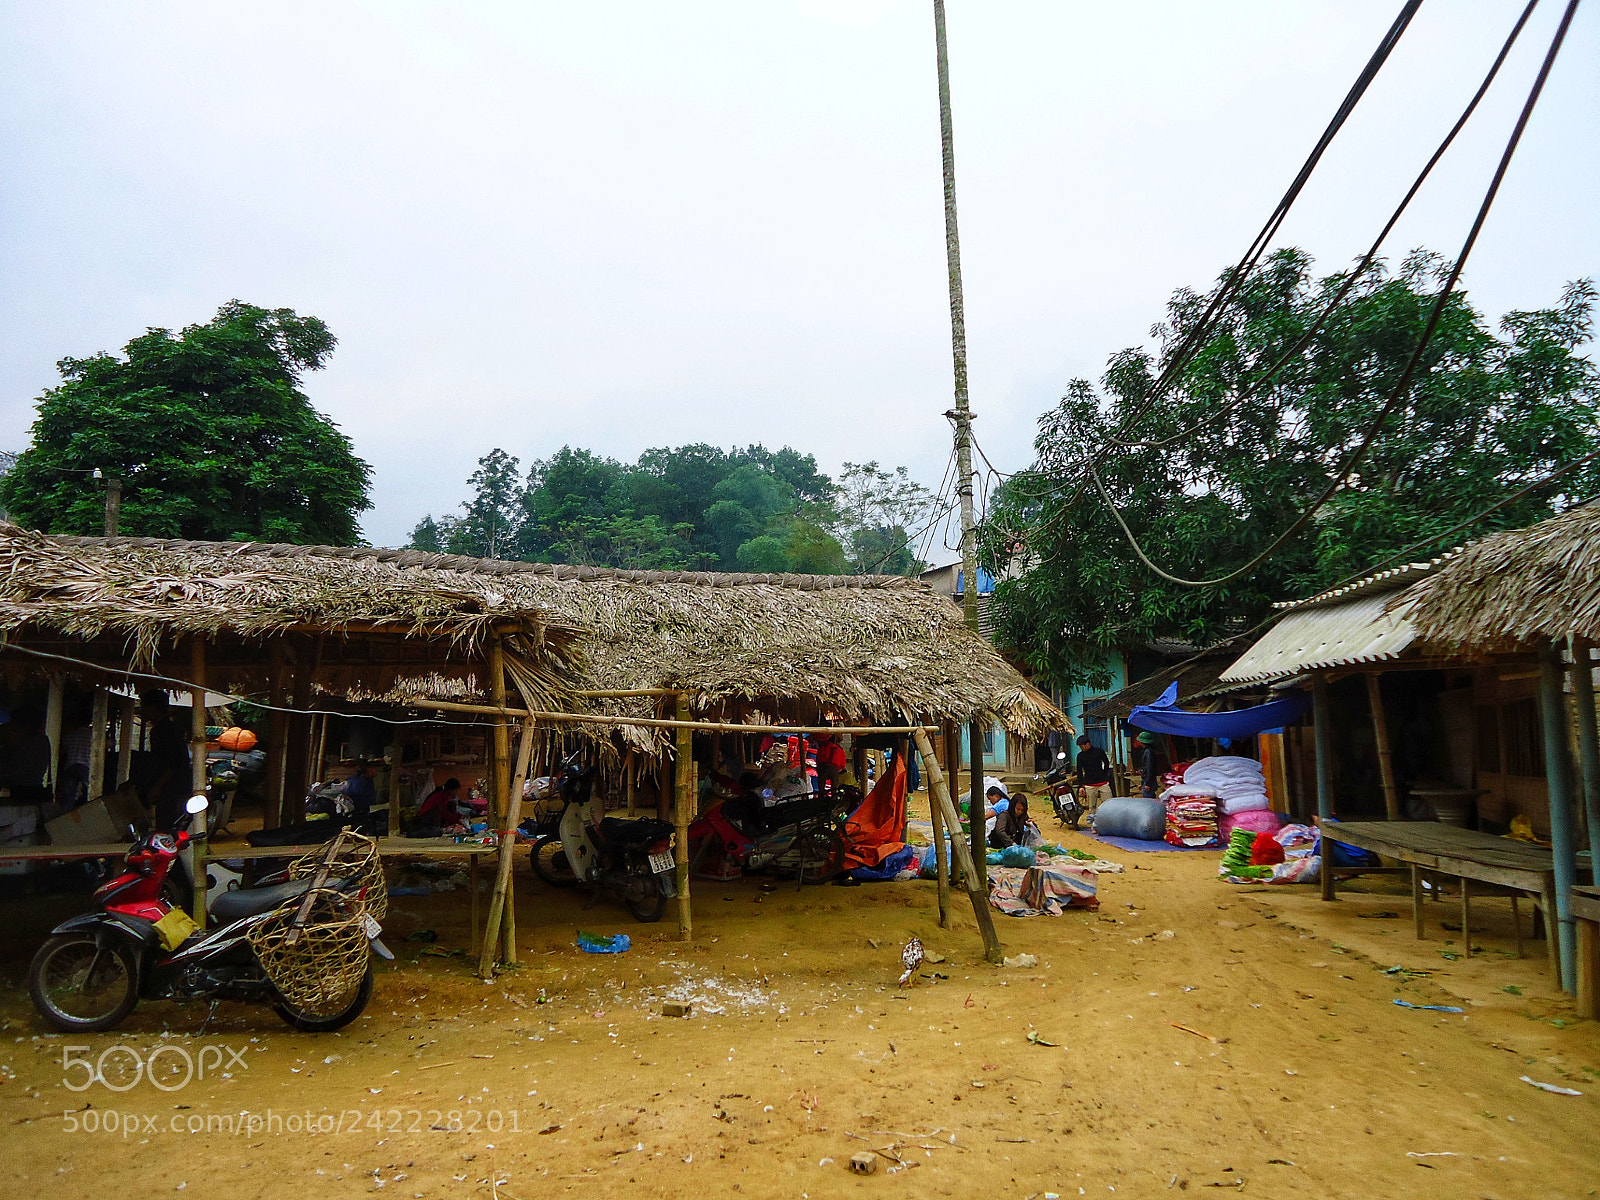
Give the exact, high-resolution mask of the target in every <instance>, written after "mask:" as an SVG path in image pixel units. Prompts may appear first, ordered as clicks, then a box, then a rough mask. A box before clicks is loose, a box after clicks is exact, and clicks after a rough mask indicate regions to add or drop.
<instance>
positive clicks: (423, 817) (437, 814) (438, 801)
mask: <svg viewBox="0 0 1600 1200" xmlns="http://www.w3.org/2000/svg"><path fill="white" fill-rule="evenodd" d="M460 791H461V781H460V780H459V779H456V778H454V777H453V776H452V777H451V778H449V779H446V780H445V781H444V782H443V783H442V784H440V785H439V786H438V787H436V788H434V789H433V791H431V792H429V793H428V798H427V799H426V800H424V801H423V802H422V807H421V808H420V809H418V810H417V824H418V825H437V826H439V828H441V829H444V828H448V827H449V826H451V825H459V824H460V823H461V815H460V813H459V812H458V811H457V810H456V802H457V800H458V799H459V796H458V793H459V792H460Z"/></svg>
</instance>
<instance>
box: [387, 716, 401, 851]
mask: <svg viewBox="0 0 1600 1200" xmlns="http://www.w3.org/2000/svg"><path fill="white" fill-rule="evenodd" d="M388 757H389V787H388V792H389V836H390V837H399V836H400V735H399V732H398V731H396V733H395V739H394V742H393V743H392V744H391V745H390V746H389V755H388Z"/></svg>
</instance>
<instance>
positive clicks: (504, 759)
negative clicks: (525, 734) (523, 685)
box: [488, 634, 511, 924]
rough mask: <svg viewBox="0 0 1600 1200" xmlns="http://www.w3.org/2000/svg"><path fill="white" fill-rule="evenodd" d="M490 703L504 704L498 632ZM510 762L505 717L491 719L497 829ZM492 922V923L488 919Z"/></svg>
mask: <svg viewBox="0 0 1600 1200" xmlns="http://www.w3.org/2000/svg"><path fill="white" fill-rule="evenodd" d="M488 673H489V703H490V704H492V705H494V706H495V707H496V708H504V707H505V706H506V655H505V645H504V644H503V643H502V642H501V640H500V635H499V634H495V635H494V636H493V637H491V638H490V639H489V662H488ZM510 762H511V732H510V729H509V728H508V726H507V724H506V718H505V717H503V716H497V717H495V718H494V726H493V728H492V730H491V739H490V749H489V828H490V829H498V828H500V820H499V818H500V815H501V814H502V813H503V812H505V811H506V810H505V809H504V808H502V807H501V802H502V800H503V799H504V798H505V794H506V769H507V767H509V766H510ZM491 924H492V922H491Z"/></svg>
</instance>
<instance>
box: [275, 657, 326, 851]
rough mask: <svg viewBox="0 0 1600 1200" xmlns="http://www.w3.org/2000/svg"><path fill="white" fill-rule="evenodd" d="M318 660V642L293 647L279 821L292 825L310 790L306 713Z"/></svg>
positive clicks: (309, 722) (302, 811)
mask: <svg viewBox="0 0 1600 1200" xmlns="http://www.w3.org/2000/svg"><path fill="white" fill-rule="evenodd" d="M320 656H321V643H320V639H312V638H309V637H308V638H302V639H301V640H300V643H299V644H298V645H297V646H296V647H295V655H294V686H293V687H292V689H291V691H290V706H291V707H292V708H294V710H295V711H294V713H293V714H292V715H291V716H290V717H289V720H288V731H289V736H288V738H287V739H286V745H285V747H284V760H283V762H284V766H283V807H282V816H281V819H282V821H283V823H284V824H285V825H292V824H294V823H295V822H296V821H299V820H301V819H302V818H303V817H304V815H305V798H306V790H307V789H308V788H309V787H310V786H311V779H310V775H309V769H310V765H311V735H312V732H313V730H312V718H311V715H310V714H309V713H307V712H306V711H305V710H306V709H308V708H310V707H311V681H312V679H313V677H314V676H315V675H316V673H317V667H318V665H319V664H318V659H319V658H320Z"/></svg>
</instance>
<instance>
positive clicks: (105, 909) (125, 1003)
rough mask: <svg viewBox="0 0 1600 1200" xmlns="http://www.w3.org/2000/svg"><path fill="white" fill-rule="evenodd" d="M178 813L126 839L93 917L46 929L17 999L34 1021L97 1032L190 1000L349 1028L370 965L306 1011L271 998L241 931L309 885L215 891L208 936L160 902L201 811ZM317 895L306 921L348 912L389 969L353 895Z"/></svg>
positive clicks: (339, 885) (362, 1001)
mask: <svg viewBox="0 0 1600 1200" xmlns="http://www.w3.org/2000/svg"><path fill="white" fill-rule="evenodd" d="M187 808H188V811H187V812H186V813H185V815H183V816H182V817H180V818H179V819H178V822H177V824H176V826H174V828H173V830H172V832H170V833H166V832H160V831H156V832H151V833H148V834H146V835H144V836H143V837H141V838H139V839H138V840H137V841H135V842H134V843H133V845H132V846H131V847H130V848H129V850H128V853H127V856H126V859H125V860H124V870H123V871H122V872H121V873H120V874H117V875H115V876H114V877H113V878H111V879H109V880H107V881H106V882H105V883H103V884H101V885H100V887H99V888H98V889H96V891H95V893H94V900H95V903H96V905H98V909H97V910H96V911H94V912H88V913H83V914H81V915H79V916H76V917H73V918H71V919H70V920H67V921H63V922H62V923H61V924H60V925H58V926H56V928H55V929H54V930H53V931H52V932H51V935H50V938H49V940H47V941H46V942H45V944H44V945H43V946H41V947H40V948H39V952H38V953H37V954H35V955H34V956H33V962H32V964H31V965H30V966H29V968H28V993H29V995H30V996H31V997H32V998H33V1004H34V1007H35V1008H37V1009H38V1010H39V1014H40V1016H42V1017H43V1018H44V1019H45V1020H46V1021H48V1022H49V1023H50V1024H51V1025H53V1026H55V1027H56V1028H57V1029H61V1030H65V1031H66V1032H69V1033H99V1032H101V1031H103V1030H107V1029H113V1028H115V1027H116V1026H117V1025H118V1024H120V1023H121V1022H122V1020H123V1019H124V1018H125V1017H126V1016H127V1015H128V1014H129V1013H131V1012H132V1011H133V1010H134V1008H135V1007H136V1006H137V1005H138V1003H139V1001H140V1000H141V999H144V1000H189V999H199V1000H211V1001H217V1000H240V1001H244V1002H246V1003H256V1004H270V1005H271V1006H272V1008H273V1011H275V1012H276V1013H277V1014H278V1016H280V1017H281V1018H283V1020H285V1021H286V1022H288V1023H289V1024H290V1025H292V1026H294V1027H295V1028H296V1029H302V1030H306V1031H307V1032H311V1033H323V1032H328V1031H331V1030H334V1029H340V1028H342V1027H343V1026H345V1025H348V1024H349V1023H350V1022H351V1021H353V1020H355V1018H356V1017H358V1016H359V1015H360V1014H361V1011H362V1009H364V1008H366V1006H367V1001H368V999H369V998H370V997H371V995H372V966H371V963H370V961H369V962H368V965H367V968H366V970H365V972H364V973H363V975H362V976H361V979H360V981H359V983H358V984H356V985H355V986H353V987H352V988H350V989H348V990H346V991H344V992H341V993H340V994H337V995H327V996H324V997H322V998H320V999H319V1000H318V1001H317V1002H315V1003H311V1004H306V1003H304V1002H295V1001H291V1000H290V999H289V998H288V997H286V996H284V995H283V994H282V992H280V991H279V990H278V988H277V986H276V985H275V984H274V983H273V982H272V980H271V978H270V977H269V976H268V974H267V971H266V969H265V968H264V967H263V966H262V964H261V962H260V961H259V960H258V959H257V957H256V954H255V951H254V949H253V948H252V945H251V940H250V934H251V931H252V930H253V929H255V927H256V926H257V925H259V924H261V923H262V922H264V921H267V920H268V919H270V918H272V917H273V916H274V914H275V913H276V911H277V910H278V909H279V907H280V906H282V905H283V904H285V903H286V902H287V901H291V900H295V899H297V898H301V897H304V896H305V895H306V893H307V892H308V891H310V890H311V889H312V886H313V883H314V882H316V881H314V880H313V879H312V878H305V879H292V880H287V881H286V882H283V883H278V884H275V885H271V886H265V887H254V888H240V889H237V890H231V891H224V892H219V893H217V894H216V895H215V897H214V898H213V899H212V900H211V903H210V913H209V917H210V920H211V922H212V926H213V927H212V928H211V929H209V930H202V929H200V928H199V927H198V926H197V925H196V924H195V922H194V921H193V920H192V919H191V918H190V917H189V915H188V913H186V912H185V911H184V910H183V909H182V908H178V907H174V906H173V905H172V904H171V903H169V902H168V901H167V900H166V899H165V898H164V897H163V892H162V888H163V884H165V883H166V882H167V875H168V873H169V872H170V871H171V870H172V868H173V865H174V864H175V863H176V862H177V860H178V856H179V855H180V854H181V853H182V852H183V850H184V848H185V847H187V846H188V845H189V841H190V838H189V825H190V823H191V822H192V821H193V819H194V815H195V814H196V813H200V812H204V811H205V809H206V799H205V797H204V796H196V797H194V798H193V799H192V800H190V801H189V803H188V806H187ZM322 885H323V889H325V890H319V892H318V899H317V900H316V901H315V902H314V905H315V911H314V913H313V914H312V915H313V916H314V917H322V916H325V915H331V916H335V917H348V916H350V915H352V914H354V913H356V912H358V911H359V913H360V917H361V920H362V924H363V927H364V931H365V933H366V936H367V939H368V942H369V946H370V949H371V950H372V951H375V952H376V953H378V954H379V955H380V956H382V957H384V958H391V959H392V958H393V957H394V955H393V954H391V953H390V952H389V950H388V949H387V948H386V947H385V946H384V945H383V943H382V942H380V941H379V940H378V935H379V934H380V933H381V932H382V929H381V928H380V927H379V925H378V923H377V921H375V920H374V919H373V918H372V916H371V915H370V914H369V913H367V912H366V911H365V910H364V909H361V908H359V903H360V899H361V897H360V895H359V893H358V894H354V895H347V896H342V895H340V893H341V892H342V891H345V892H347V891H348V888H347V885H346V881H343V880H338V879H325V880H323V881H322ZM329 897H333V899H329ZM330 906H331V909H332V911H331V912H329V908H330Z"/></svg>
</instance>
